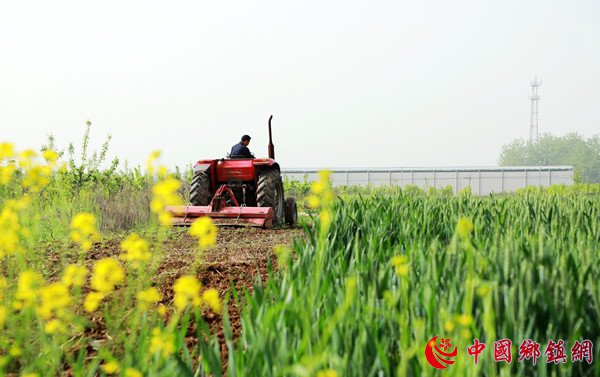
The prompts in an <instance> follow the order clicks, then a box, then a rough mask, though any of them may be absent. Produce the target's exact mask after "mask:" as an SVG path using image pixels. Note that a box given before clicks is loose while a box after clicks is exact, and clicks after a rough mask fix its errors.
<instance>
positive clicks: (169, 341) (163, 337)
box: [150, 327, 175, 356]
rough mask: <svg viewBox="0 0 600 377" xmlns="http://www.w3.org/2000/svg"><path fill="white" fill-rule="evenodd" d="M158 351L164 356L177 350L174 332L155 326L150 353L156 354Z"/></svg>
mask: <svg viewBox="0 0 600 377" xmlns="http://www.w3.org/2000/svg"><path fill="white" fill-rule="evenodd" d="M157 352H158V353H159V354H161V355H162V356H169V355H170V354H172V353H173V352H175V342H174V337H173V334H171V333H169V332H168V330H165V331H161V329H160V328H158V327H155V328H154V329H153V330H152V339H150V353H152V354H156V353H157Z"/></svg>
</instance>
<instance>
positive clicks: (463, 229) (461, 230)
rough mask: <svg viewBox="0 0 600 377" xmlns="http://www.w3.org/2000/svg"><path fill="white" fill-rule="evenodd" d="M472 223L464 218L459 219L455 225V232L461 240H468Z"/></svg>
mask: <svg viewBox="0 0 600 377" xmlns="http://www.w3.org/2000/svg"><path fill="white" fill-rule="evenodd" d="M473 228H474V226H473V223H472V222H471V220H469V219H468V218H466V217H461V218H460V219H459V220H458V223H457V224H456V231H457V232H458V235H459V236H460V237H461V238H462V239H468V238H469V237H470V236H471V232H472V231H473Z"/></svg>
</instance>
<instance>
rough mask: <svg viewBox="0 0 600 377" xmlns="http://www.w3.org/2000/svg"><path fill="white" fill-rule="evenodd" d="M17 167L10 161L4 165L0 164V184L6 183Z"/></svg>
mask: <svg viewBox="0 0 600 377" xmlns="http://www.w3.org/2000/svg"><path fill="white" fill-rule="evenodd" d="M16 170H17V167H16V166H15V164H13V163H10V164H7V165H5V166H0V184H3V185H6V184H8V182H10V180H11V179H12V177H13V175H14V173H15V171H16Z"/></svg>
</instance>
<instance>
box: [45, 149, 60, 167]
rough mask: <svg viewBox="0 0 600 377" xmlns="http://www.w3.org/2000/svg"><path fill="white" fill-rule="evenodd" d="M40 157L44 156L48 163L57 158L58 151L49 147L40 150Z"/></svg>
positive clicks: (53, 161)
mask: <svg viewBox="0 0 600 377" xmlns="http://www.w3.org/2000/svg"><path fill="white" fill-rule="evenodd" d="M42 157H44V160H46V161H47V162H48V163H50V164H53V163H55V162H56V161H57V160H58V153H57V152H56V151H53V150H51V149H46V150H44V151H43V152H42Z"/></svg>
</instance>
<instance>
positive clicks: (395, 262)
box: [390, 255, 408, 267]
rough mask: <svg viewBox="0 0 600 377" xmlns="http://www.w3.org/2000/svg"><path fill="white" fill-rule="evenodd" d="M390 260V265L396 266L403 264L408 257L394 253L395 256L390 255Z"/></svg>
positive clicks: (406, 261)
mask: <svg viewBox="0 0 600 377" xmlns="http://www.w3.org/2000/svg"><path fill="white" fill-rule="evenodd" d="M390 262H391V263H392V266H394V267H398V266H401V265H403V264H407V263H408V258H407V257H406V255H396V256H395V257H392V259H391V260H390Z"/></svg>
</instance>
